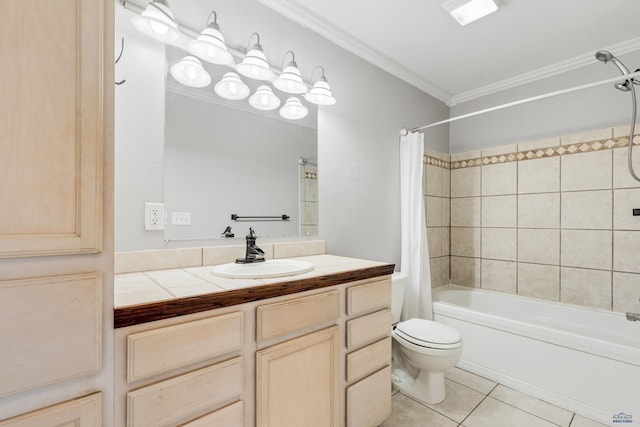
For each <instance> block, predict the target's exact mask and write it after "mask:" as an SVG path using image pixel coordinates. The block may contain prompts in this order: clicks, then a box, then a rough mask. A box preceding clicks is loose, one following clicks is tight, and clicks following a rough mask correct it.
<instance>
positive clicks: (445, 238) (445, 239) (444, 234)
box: [440, 227, 451, 256]
mask: <svg viewBox="0 0 640 427" xmlns="http://www.w3.org/2000/svg"><path fill="white" fill-rule="evenodd" d="M441 230H442V231H441V233H440V237H441V238H442V247H441V248H440V250H441V253H442V256H447V255H451V243H450V238H451V235H450V233H451V228H449V227H442V229H441Z"/></svg>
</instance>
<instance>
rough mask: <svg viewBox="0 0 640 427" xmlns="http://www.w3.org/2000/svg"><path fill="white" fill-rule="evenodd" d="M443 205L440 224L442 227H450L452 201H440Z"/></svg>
mask: <svg viewBox="0 0 640 427" xmlns="http://www.w3.org/2000/svg"><path fill="white" fill-rule="evenodd" d="M440 203H441V205H442V217H441V218H440V222H441V223H442V226H444V227H448V226H449V224H450V223H451V200H450V199H449V198H442V199H441V200H440Z"/></svg>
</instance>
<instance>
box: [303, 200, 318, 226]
mask: <svg viewBox="0 0 640 427" xmlns="http://www.w3.org/2000/svg"><path fill="white" fill-rule="evenodd" d="M304 223H305V224H311V225H313V224H317V223H318V203H316V202H309V201H307V203H305V209H304Z"/></svg>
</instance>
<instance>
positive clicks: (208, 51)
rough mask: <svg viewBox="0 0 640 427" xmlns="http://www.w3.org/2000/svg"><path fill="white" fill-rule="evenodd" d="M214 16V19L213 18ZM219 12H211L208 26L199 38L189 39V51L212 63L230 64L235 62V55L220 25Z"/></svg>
mask: <svg viewBox="0 0 640 427" xmlns="http://www.w3.org/2000/svg"><path fill="white" fill-rule="evenodd" d="M211 16H213V20H212V19H211ZM217 20H218V14H217V13H216V12H215V11H213V12H211V13H210V14H209V19H208V20H207V27H206V28H205V29H204V30H202V32H201V33H200V35H199V36H198V38H197V39H195V40H191V41H189V51H190V52H191V54H192V55H195V56H198V57H200V58H202V59H204V60H205V61H207V62H211V63H212V64H223V65H229V64H232V63H233V56H232V55H231V54H230V53H229V51H228V50H227V45H226V44H225V42H224V37H223V36H222V33H221V32H220V27H219V26H218V22H217Z"/></svg>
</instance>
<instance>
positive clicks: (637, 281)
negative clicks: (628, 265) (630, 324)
mask: <svg viewBox="0 0 640 427" xmlns="http://www.w3.org/2000/svg"><path fill="white" fill-rule="evenodd" d="M613 311H620V312H627V311H628V312H631V313H640V274H630V273H618V272H615V271H614V272H613Z"/></svg>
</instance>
